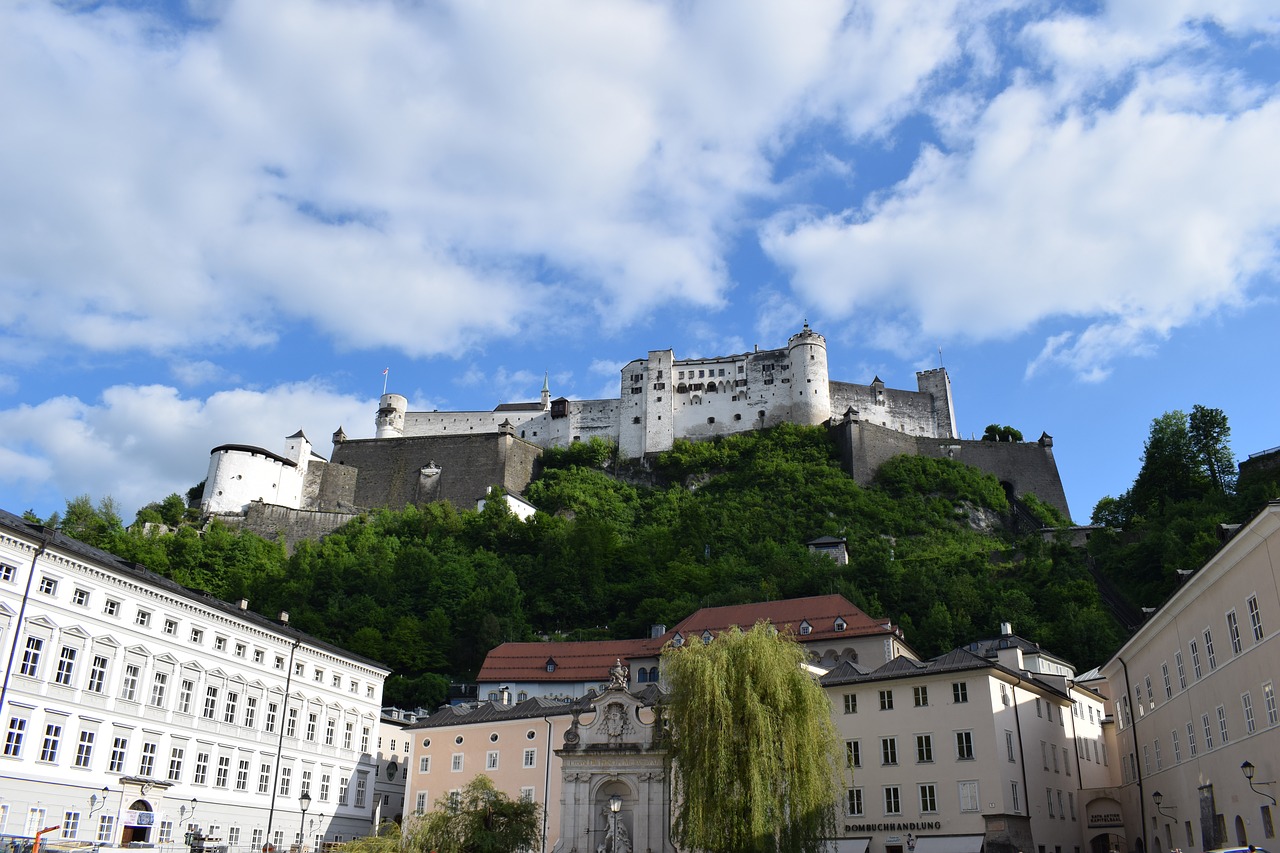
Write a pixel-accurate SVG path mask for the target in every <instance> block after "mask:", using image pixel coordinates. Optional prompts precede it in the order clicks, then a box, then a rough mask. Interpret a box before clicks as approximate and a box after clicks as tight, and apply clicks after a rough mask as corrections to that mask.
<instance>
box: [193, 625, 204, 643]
mask: <svg viewBox="0 0 1280 853" xmlns="http://www.w3.org/2000/svg"><path fill="white" fill-rule="evenodd" d="M191 642H193V643H195V644H196V645H199V644H200V643H203V642H204V631H202V630H201V629H199V628H192V629H191Z"/></svg>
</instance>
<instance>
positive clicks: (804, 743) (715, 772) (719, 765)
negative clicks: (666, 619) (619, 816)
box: [663, 622, 839, 853]
mask: <svg viewBox="0 0 1280 853" xmlns="http://www.w3.org/2000/svg"><path fill="white" fill-rule="evenodd" d="M804 662H805V651H804V649H803V647H801V645H800V644H799V643H797V642H795V640H794V639H792V638H790V637H786V636H783V635H780V634H778V633H777V632H776V631H774V630H773V629H772V628H771V627H770V626H769V625H768V624H767V623H764V622H761V623H758V624H756V626H755V627H753V628H752V629H751V630H750V631H747V632H745V633H744V632H742V631H740V630H738V629H737V628H733V629H731V630H729V631H725V632H724V633H722V634H720V635H719V636H717V637H716V638H715V640H713V641H712V642H710V643H706V644H703V643H696V642H695V643H690V644H688V645H686V646H682V647H679V648H676V647H671V646H669V647H668V648H667V649H666V650H665V651H664V652H663V665H664V670H665V672H666V674H667V677H668V679H669V685H670V696H671V698H670V700H669V703H668V707H667V711H666V713H667V718H668V720H669V722H670V727H671V759H672V776H673V782H674V794H675V809H676V817H675V826H674V834H675V839H676V841H677V842H678V844H679V845H680V846H681V847H682V848H685V849H692V850H715V851H723V853H771V851H781V850H785V851H800V852H801V853H816V851H818V850H820V849H821V848H822V846H823V839H826V838H830V837H831V836H832V834H833V833H834V830H835V811H834V810H835V807H836V802H837V799H836V798H837V788H836V780H837V778H838V776H837V771H838V768H839V763H838V762H839V753H838V751H837V743H838V741H837V738H836V732H835V728H834V726H833V725H832V722H831V705H830V703H829V701H828V700H827V697H826V694H825V693H823V690H822V688H821V687H820V686H819V685H818V683H817V682H816V681H815V680H814V678H813V677H812V676H811V675H809V673H808V672H807V671H806V670H805V669H803V668H802V665H803V664H804Z"/></svg>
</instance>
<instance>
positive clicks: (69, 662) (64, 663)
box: [53, 646, 76, 687]
mask: <svg viewBox="0 0 1280 853" xmlns="http://www.w3.org/2000/svg"><path fill="white" fill-rule="evenodd" d="M75 669H76V650H75V649H73V648H71V647H70V646H63V647H62V653H61V655H60V656H59V657H58V671H57V672H56V673H55V674H54V676H53V681H54V683H55V684H61V685H62V686H63V687H70V686H71V677H72V675H74V674H75Z"/></svg>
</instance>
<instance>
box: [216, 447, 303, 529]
mask: <svg viewBox="0 0 1280 853" xmlns="http://www.w3.org/2000/svg"><path fill="white" fill-rule="evenodd" d="M304 475H305V468H302V469H301V470H300V469H299V466H297V465H295V464H293V463H292V462H290V461H288V460H286V459H284V458H283V457H280V456H277V455H275V454H274V453H270V452H268V451H266V450H263V449H261V448H257V447H249V446H241V445H224V446H221V447H215V448H214V449H213V452H212V453H210V455H209V470H208V473H207V474H206V476H205V486H204V494H203V495H202V496H201V498H200V510H201V512H206V513H223V512H243V511H244V509H245V507H246V506H248V504H249V502H250V501H255V500H261V501H266V502H268V503H273V504H280V505H282V506H292V507H295V508H296V507H297V506H298V505H299V501H300V500H301V494H302V483H303V478H304Z"/></svg>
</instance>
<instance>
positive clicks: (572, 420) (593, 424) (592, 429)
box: [516, 400, 621, 447]
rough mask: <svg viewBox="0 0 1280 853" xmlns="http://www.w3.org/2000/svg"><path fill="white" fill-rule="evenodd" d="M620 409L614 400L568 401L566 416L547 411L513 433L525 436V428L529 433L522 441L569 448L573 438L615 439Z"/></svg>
mask: <svg viewBox="0 0 1280 853" xmlns="http://www.w3.org/2000/svg"><path fill="white" fill-rule="evenodd" d="M620 408H621V405H620V404H619V402H618V401H617V400H571V401H569V404H568V413H567V415H566V416H565V417H563V418H553V417H551V415H550V414H548V415H546V416H545V417H544V418H541V419H539V420H536V421H531V422H530V423H529V424H527V426H528V427H532V428H533V429H529V430H525V429H524V428H517V430H516V434H517V435H519V436H521V437H522V438H524V437H525V436H524V435H523V433H524V432H526V431H527V432H529V433H530V434H529V436H528V437H527V438H526V439H525V440H526V441H530V442H532V443H534V444H537V445H540V446H542V447H568V446H569V445H570V444H572V443H573V442H575V441H590V440H591V439H593V438H602V439H604V440H606V441H617V440H618V411H619V409H620ZM538 427H541V429H539V428H538Z"/></svg>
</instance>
